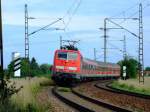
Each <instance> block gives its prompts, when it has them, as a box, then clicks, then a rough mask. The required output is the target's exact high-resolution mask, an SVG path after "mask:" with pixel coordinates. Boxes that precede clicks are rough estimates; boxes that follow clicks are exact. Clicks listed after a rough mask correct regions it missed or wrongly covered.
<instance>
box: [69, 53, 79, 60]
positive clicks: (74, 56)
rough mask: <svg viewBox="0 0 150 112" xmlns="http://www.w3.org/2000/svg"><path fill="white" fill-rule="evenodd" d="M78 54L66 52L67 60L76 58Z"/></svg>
mask: <svg viewBox="0 0 150 112" xmlns="http://www.w3.org/2000/svg"><path fill="white" fill-rule="evenodd" d="M77 56H78V54H77V53H70V52H69V53H68V60H76V59H77Z"/></svg>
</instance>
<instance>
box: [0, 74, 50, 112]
mask: <svg viewBox="0 0 150 112" xmlns="http://www.w3.org/2000/svg"><path fill="white" fill-rule="evenodd" d="M11 81H12V82H16V87H20V86H23V88H22V89H21V90H20V91H19V92H18V93H17V94H14V95H13V96H12V97H11V99H10V101H9V103H6V104H5V105H0V112H6V111H7V112H18V111H19V112H45V111H47V109H49V107H50V105H49V107H47V105H45V104H43V105H42V104H41V103H40V102H38V99H37V95H38V93H40V92H41V90H42V88H43V87H45V86H49V85H53V82H52V80H50V79H48V78H46V77H34V78H31V79H30V80H29V79H25V78H20V79H17V78H15V79H11ZM43 102H44V101H43Z"/></svg>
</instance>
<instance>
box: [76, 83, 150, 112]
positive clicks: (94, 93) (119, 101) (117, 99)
mask: <svg viewBox="0 0 150 112" xmlns="http://www.w3.org/2000/svg"><path fill="white" fill-rule="evenodd" d="M94 84H95V83H91V82H89V83H85V84H81V85H80V86H79V87H77V89H78V90H79V91H80V92H82V93H84V94H86V95H89V96H91V97H94V98H98V99H102V100H104V101H107V102H109V103H112V104H114V105H119V106H122V107H124V108H130V109H132V110H133V111H145V112H150V100H149V99H142V98H137V97H134V96H128V95H125V94H118V93H112V92H109V91H106V90H103V89H98V88H96V87H95V86H94Z"/></svg>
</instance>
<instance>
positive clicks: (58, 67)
mask: <svg viewBox="0 0 150 112" xmlns="http://www.w3.org/2000/svg"><path fill="white" fill-rule="evenodd" d="M56 69H64V66H56Z"/></svg>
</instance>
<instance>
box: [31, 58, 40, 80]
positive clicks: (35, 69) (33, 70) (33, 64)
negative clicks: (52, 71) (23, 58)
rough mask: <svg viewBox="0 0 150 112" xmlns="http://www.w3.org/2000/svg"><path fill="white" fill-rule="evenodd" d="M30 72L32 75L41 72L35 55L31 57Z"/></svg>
mask: <svg viewBox="0 0 150 112" xmlns="http://www.w3.org/2000/svg"><path fill="white" fill-rule="evenodd" d="M30 73H31V76H32V77H33V76H36V75H38V74H40V68H39V65H38V63H37V62H36V60H35V58H34V57H33V58H32V59H31V62H30Z"/></svg>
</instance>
